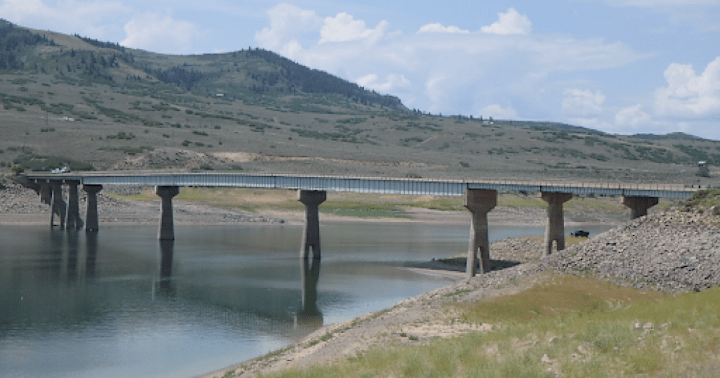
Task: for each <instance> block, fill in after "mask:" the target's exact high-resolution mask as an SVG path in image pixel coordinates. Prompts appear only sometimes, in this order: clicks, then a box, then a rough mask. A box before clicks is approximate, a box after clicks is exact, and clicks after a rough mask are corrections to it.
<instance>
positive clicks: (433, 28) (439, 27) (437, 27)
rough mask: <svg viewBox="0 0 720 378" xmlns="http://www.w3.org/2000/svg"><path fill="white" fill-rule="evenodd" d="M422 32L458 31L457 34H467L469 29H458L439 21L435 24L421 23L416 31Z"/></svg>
mask: <svg viewBox="0 0 720 378" xmlns="http://www.w3.org/2000/svg"><path fill="white" fill-rule="evenodd" d="M422 33H459V34H468V33H470V30H465V29H460V28H459V27H457V26H454V25H450V26H444V25H443V24H440V23H435V24H427V25H423V26H422V27H421V28H420V30H418V31H417V34H422Z"/></svg>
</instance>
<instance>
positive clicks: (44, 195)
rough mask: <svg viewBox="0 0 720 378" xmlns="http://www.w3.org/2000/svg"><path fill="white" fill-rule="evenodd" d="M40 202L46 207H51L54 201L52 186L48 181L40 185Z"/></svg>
mask: <svg viewBox="0 0 720 378" xmlns="http://www.w3.org/2000/svg"><path fill="white" fill-rule="evenodd" d="M40 201H42V203H44V204H46V205H50V203H51V201H52V191H50V184H49V183H48V182H47V181H43V182H41V183H40Z"/></svg>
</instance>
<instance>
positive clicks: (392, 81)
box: [356, 74, 412, 93]
mask: <svg viewBox="0 0 720 378" xmlns="http://www.w3.org/2000/svg"><path fill="white" fill-rule="evenodd" d="M356 82H357V83H358V85H361V86H363V87H365V88H369V89H373V90H376V91H378V92H380V93H392V92H394V91H397V90H402V89H407V88H409V87H410V86H411V85H412V83H410V80H408V79H407V78H406V77H405V75H400V74H390V75H387V77H386V79H385V81H381V80H380V78H379V76H378V75H377V74H369V75H365V76H363V77H361V78H359V79H357V80H356Z"/></svg>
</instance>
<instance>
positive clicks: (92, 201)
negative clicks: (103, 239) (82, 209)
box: [83, 185, 103, 232]
mask: <svg viewBox="0 0 720 378" xmlns="http://www.w3.org/2000/svg"><path fill="white" fill-rule="evenodd" d="M102 188H103V187H102V185H83V191H84V192H85V193H87V213H86V214H85V222H86V223H85V231H86V232H98V230H99V229H100V225H99V223H98V207H97V194H98V193H99V192H100V191H101V190H102Z"/></svg>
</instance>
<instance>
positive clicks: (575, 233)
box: [570, 230, 590, 238]
mask: <svg viewBox="0 0 720 378" xmlns="http://www.w3.org/2000/svg"><path fill="white" fill-rule="evenodd" d="M570 236H576V237H578V238H586V237H588V236H590V233H589V232H587V231H585V230H575V231H573V232H571V233H570Z"/></svg>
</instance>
